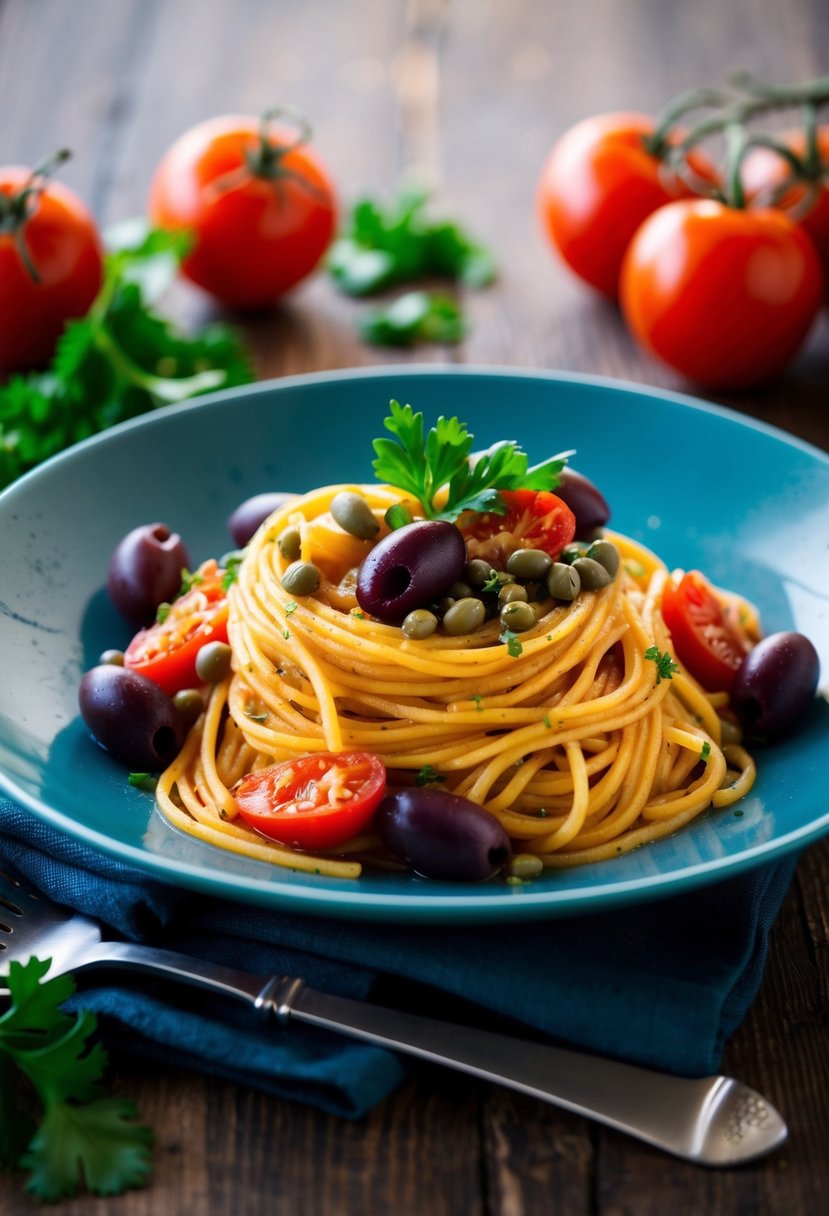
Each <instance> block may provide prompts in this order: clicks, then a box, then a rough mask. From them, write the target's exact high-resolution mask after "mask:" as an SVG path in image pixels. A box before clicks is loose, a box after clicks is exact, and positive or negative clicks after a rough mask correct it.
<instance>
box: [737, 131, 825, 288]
mask: <svg viewBox="0 0 829 1216" xmlns="http://www.w3.org/2000/svg"><path fill="white" fill-rule="evenodd" d="M779 139H780V142H781V143H783V144H784V145H785V146H786V147H788V148H790V149H791V150H792V152H794V153H795V154H796V155H797V156H799V157H800V158H801V159H806V136H805V134H804V132H803V131H790V132H787V133H785V134H783V135H781V136H780V137H779ZM815 144H816V147H815V152H816V154H817V161H818V162H819V163H818V164H816V165H815V166H814V167H813V170H814V172H815V177H814V180H811V181H809V182H808V183H806V182H792V185H791V186H790V188H789V189H788V190H787V189H785V188H784V183H785V181H786V179H787V178H788V177H789V176H790V175H791V167H790V166H789V165H788V164H787V162H786V161H785V160H784V159H783V157H782V156H780V155H778V154H777V153H776V152H774V151H773V150H772V149H771V148H753V149H752V151H751V152H750V153H749V155H748V156H747V157H746V158H745V160H744V161H743V166H742V179H743V186H744V188H745V190H746V193H747V194H748V195H749V196H755V197H758V198H763V199H765V200H767V201H768V199H769V198H770V197H774V195H775V192H776V191H777V190H778V189H781V188H783V193H782V195H781V196H780V197H779V198H777V199H776V200H775V206H778V207H782V208H784V209H785V211H786V214H787V215H788V216H789V218H790V219H792V220H794V222H795V223H796V224H798V225H799V227H801V228H802V229H803V230H804V232H807V233H808V234H809V236H810V237H811V239H812V242H813V243H814V246H815V248H816V249H817V251H818V255H819V256H820V260H821V262H822V263H823V269H824V272H825V273H826V275H827V281H828V282H829V184H827V177H828V176H829V127H818V128H817V131H816V132H815Z"/></svg>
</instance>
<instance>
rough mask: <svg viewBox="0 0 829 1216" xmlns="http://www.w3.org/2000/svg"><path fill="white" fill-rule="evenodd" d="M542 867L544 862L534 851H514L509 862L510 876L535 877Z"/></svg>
mask: <svg viewBox="0 0 829 1216" xmlns="http://www.w3.org/2000/svg"><path fill="white" fill-rule="evenodd" d="M543 869H544V863H543V861H542V860H541V858H540V857H538V856H536V854H535V853H516V854H515V856H514V857H513V858H512V860H511V861H510V863H509V875H510V877H511V878H535V877H536V876H537V875H538V874H540V873H541V871H542V870H543Z"/></svg>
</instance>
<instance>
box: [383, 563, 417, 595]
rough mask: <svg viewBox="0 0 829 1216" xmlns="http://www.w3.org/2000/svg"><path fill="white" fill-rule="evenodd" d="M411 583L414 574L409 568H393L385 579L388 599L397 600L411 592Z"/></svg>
mask: <svg viewBox="0 0 829 1216" xmlns="http://www.w3.org/2000/svg"><path fill="white" fill-rule="evenodd" d="M411 583H412V572H411V570H409V569H408V567H407V566H392V568H391V570H389V572H388V574H387V575H386V579H385V584H386V585H385V592H386V597H387V598H388V599H390V600H396V599H397V598H398V597H399V596H401V595H404V594H405V593H406V592H407V591H408V590H409V587H410V586H411Z"/></svg>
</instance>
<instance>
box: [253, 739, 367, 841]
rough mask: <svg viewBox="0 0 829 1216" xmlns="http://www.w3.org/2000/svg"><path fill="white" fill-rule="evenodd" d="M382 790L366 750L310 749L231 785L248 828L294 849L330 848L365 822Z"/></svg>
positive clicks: (360, 827) (364, 825)
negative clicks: (310, 751) (310, 753)
mask: <svg viewBox="0 0 829 1216" xmlns="http://www.w3.org/2000/svg"><path fill="white" fill-rule="evenodd" d="M385 791H386V769H385V765H384V764H383V762H382V760H379V759H378V758H377V756H373V755H371V753H369V752H315V753H314V754H312V755H309V756H300V757H299V758H298V759H297V760H284V761H282V763H281V764H273V765H271V766H270V767H269V768H261V769H257V770H256V771H255V772H253V773H249V774H248V776H247V777H243V778H242V780H241V781H240V782H239V784H238V785H237V786H236V787H235V789H234V790H233V794H234V796H235V798H236V806H237V807H238V810H239V817H240V818H241V819H243V820H244V822H245V823H246V824H247V825H248V827H251V828H253V829H254V830H255V831H257V832H259V833H261V835H263V836H269V837H270V838H271V839H272V840H278V841H280V842H281V843H282V844H287V845H294V846H296V847H297V848H299V849H311V850H317V849H333V848H336V847H337V845H340V844H343V843H344V842H345V841H346V840H350V839H351V838H352V837H353V836H358V835H359V834H360V832H363V831H365V829H366V828H367V827H368V825H369V823H370V821H371V818H372V816H373V815H374V812H375V810H376V809H377V807H378V805H379V803H380V800H381V799H382V797H383V794H384V793H385Z"/></svg>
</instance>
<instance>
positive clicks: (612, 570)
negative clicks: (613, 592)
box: [585, 540, 619, 578]
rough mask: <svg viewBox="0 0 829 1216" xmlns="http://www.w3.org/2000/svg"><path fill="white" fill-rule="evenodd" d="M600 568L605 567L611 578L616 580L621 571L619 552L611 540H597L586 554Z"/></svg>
mask: <svg viewBox="0 0 829 1216" xmlns="http://www.w3.org/2000/svg"><path fill="white" fill-rule="evenodd" d="M585 556H586V557H589V558H592V560H593V561H594V562H598V563H599V565H600V566H604V568H605V570H606V571H607V572H608V574H609V575H610V577H611V578H615V577H616V574H617V572H618V570H619V550H618V549H617V548H616V546H615V545H614V544H613V543H612V542H611V541H609V540H595V541H594V542H593V544H592V545H591V546H590V548H589V549H588V550H587V553H586V554H585Z"/></svg>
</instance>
